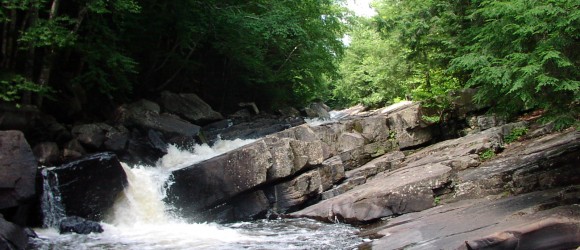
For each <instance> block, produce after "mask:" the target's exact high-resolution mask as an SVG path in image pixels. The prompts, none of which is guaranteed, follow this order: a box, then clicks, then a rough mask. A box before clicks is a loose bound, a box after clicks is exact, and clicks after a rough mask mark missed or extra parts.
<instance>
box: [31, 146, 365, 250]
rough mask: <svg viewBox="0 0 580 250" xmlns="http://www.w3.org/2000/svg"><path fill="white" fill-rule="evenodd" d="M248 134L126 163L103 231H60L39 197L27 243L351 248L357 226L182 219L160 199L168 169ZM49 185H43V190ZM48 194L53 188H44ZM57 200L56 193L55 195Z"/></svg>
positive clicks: (302, 221)
mask: <svg viewBox="0 0 580 250" xmlns="http://www.w3.org/2000/svg"><path fill="white" fill-rule="evenodd" d="M251 142H253V140H239V139H238V140H234V141H221V140H220V141H218V142H216V143H215V144H214V145H213V146H212V147H209V146H207V145H196V146H194V147H192V148H191V149H189V150H180V149H178V148H176V147H174V146H170V147H169V149H168V154H167V155H165V156H164V157H163V158H162V159H160V160H159V162H158V163H157V166H154V167H151V166H127V165H125V164H123V168H124V169H125V172H126V173H127V179H128V182H129V185H128V187H127V188H126V189H125V191H124V192H123V194H122V195H121V196H120V197H119V198H118V200H117V201H116V203H115V205H114V207H113V208H112V209H111V211H109V213H108V215H107V218H106V219H105V221H103V222H101V224H102V226H103V229H104V232H103V233H100V234H89V235H78V234H63V235H61V234H59V233H58V230H57V229H55V226H56V225H54V222H55V221H58V220H59V219H60V218H58V216H61V215H59V214H58V213H55V212H54V211H58V210H59V209H58V208H55V206H58V205H55V204H48V203H50V200H54V197H52V196H50V199H43V202H44V203H47V204H43V211H44V213H45V215H44V216H45V228H37V229H35V232H36V233H37V234H38V236H39V237H38V238H36V239H34V240H33V241H32V242H31V248H32V249H59V250H60V249H75V250H76V249H81V250H82V249H135V250H137V249H139V250H148V249H151V250H153V249H356V247H357V246H358V245H360V244H362V243H363V242H364V241H365V240H364V239H361V238H359V237H358V236H357V235H356V233H357V232H358V230H357V229H356V228H353V227H350V226H348V225H344V224H326V223H321V222H317V221H313V220H308V219H277V220H259V221H252V222H239V223H232V224H214V223H186V222H185V221H186V220H184V219H183V218H179V217H178V216H175V215H173V214H171V213H170V212H169V211H171V208H170V207H168V205H167V204H165V203H164V202H163V199H164V198H165V194H166V188H167V187H168V186H169V185H171V183H170V181H169V180H170V176H171V171H174V170H177V169H180V168H183V167H186V166H190V165H192V164H194V163H196V162H200V161H202V160H205V159H209V158H212V157H214V156H217V155H219V154H223V153H225V152H227V151H230V150H232V149H234V148H238V147H241V146H243V145H246V144H248V143H251ZM46 188H48V187H45V190H46ZM47 195H53V194H47ZM57 200H58V199H57Z"/></svg>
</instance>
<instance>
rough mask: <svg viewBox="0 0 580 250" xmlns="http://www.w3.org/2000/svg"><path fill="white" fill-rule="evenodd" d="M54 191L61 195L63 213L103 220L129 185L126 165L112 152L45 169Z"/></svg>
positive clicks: (45, 176) (44, 172)
mask: <svg viewBox="0 0 580 250" xmlns="http://www.w3.org/2000/svg"><path fill="white" fill-rule="evenodd" d="M43 174H44V178H45V180H44V181H45V182H46V181H48V182H49V185H50V187H51V191H52V192H53V193H55V194H60V197H61V202H62V206H63V208H64V213H65V215H67V216H73V215H74V216H80V217H83V218H87V219H90V220H96V221H99V220H102V219H103V216H104V213H105V212H106V211H107V209H109V208H110V207H111V206H112V205H113V203H114V202H115V199H116V198H117V196H118V195H119V193H120V192H122V191H123V189H124V187H125V186H126V185H127V176H126V174H125V171H124V170H123V167H122V166H121V164H120V163H119V161H118V160H117V157H116V156H115V155H114V154H112V153H99V154H93V155H89V156H87V157H84V158H82V159H79V160H76V161H73V162H70V163H67V164H65V165H61V166H58V167H52V168H46V169H44V170H43Z"/></svg>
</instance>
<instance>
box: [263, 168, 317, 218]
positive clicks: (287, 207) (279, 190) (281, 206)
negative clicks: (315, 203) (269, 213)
mask: <svg viewBox="0 0 580 250" xmlns="http://www.w3.org/2000/svg"><path fill="white" fill-rule="evenodd" d="M320 192H322V186H321V180H320V174H319V172H318V171H317V170H312V171H309V172H306V173H304V174H301V175H300V176H298V177H296V178H294V179H292V180H290V181H288V182H285V183H282V184H278V185H275V186H274V187H272V188H270V189H269V190H268V195H267V196H268V198H269V199H270V202H271V203H272V204H274V205H273V206H274V211H276V212H277V213H285V212H287V211H292V210H295V209H296V208H298V207H300V205H302V204H304V203H305V202H307V201H308V200H309V199H312V198H315V197H317V195H318V194H320Z"/></svg>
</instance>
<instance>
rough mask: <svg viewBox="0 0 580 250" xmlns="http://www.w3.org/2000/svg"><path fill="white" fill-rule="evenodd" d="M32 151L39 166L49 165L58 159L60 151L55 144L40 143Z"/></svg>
mask: <svg viewBox="0 0 580 250" xmlns="http://www.w3.org/2000/svg"><path fill="white" fill-rule="evenodd" d="M32 151H33V152H34V156H36V158H37V159H38V162H39V163H40V164H45V165H51V164H53V163H55V162H57V161H58V160H59V157H60V150H59V148H58V145H57V144H56V143H55V142H41V143H39V144H36V145H35V146H34V149H33V150H32Z"/></svg>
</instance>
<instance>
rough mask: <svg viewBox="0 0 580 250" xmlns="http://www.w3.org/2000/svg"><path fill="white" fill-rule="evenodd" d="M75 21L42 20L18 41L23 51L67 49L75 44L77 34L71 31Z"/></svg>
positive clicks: (66, 18) (66, 19) (62, 18)
mask: <svg viewBox="0 0 580 250" xmlns="http://www.w3.org/2000/svg"><path fill="white" fill-rule="evenodd" d="M74 24H75V20H73V19H71V18H70V17H58V18H55V19H53V20H40V21H38V22H37V23H36V24H35V25H34V26H32V27H30V28H28V29H27V30H26V31H25V32H24V33H23V34H22V35H21V36H20V38H19V39H18V42H19V44H20V46H21V48H22V49H27V48H28V47H29V46H33V47H36V48H40V47H56V48H65V47H70V46H72V45H74V44H75V41H76V39H77V37H76V34H74V33H72V32H71V31H70V27H72V26H74Z"/></svg>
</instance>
